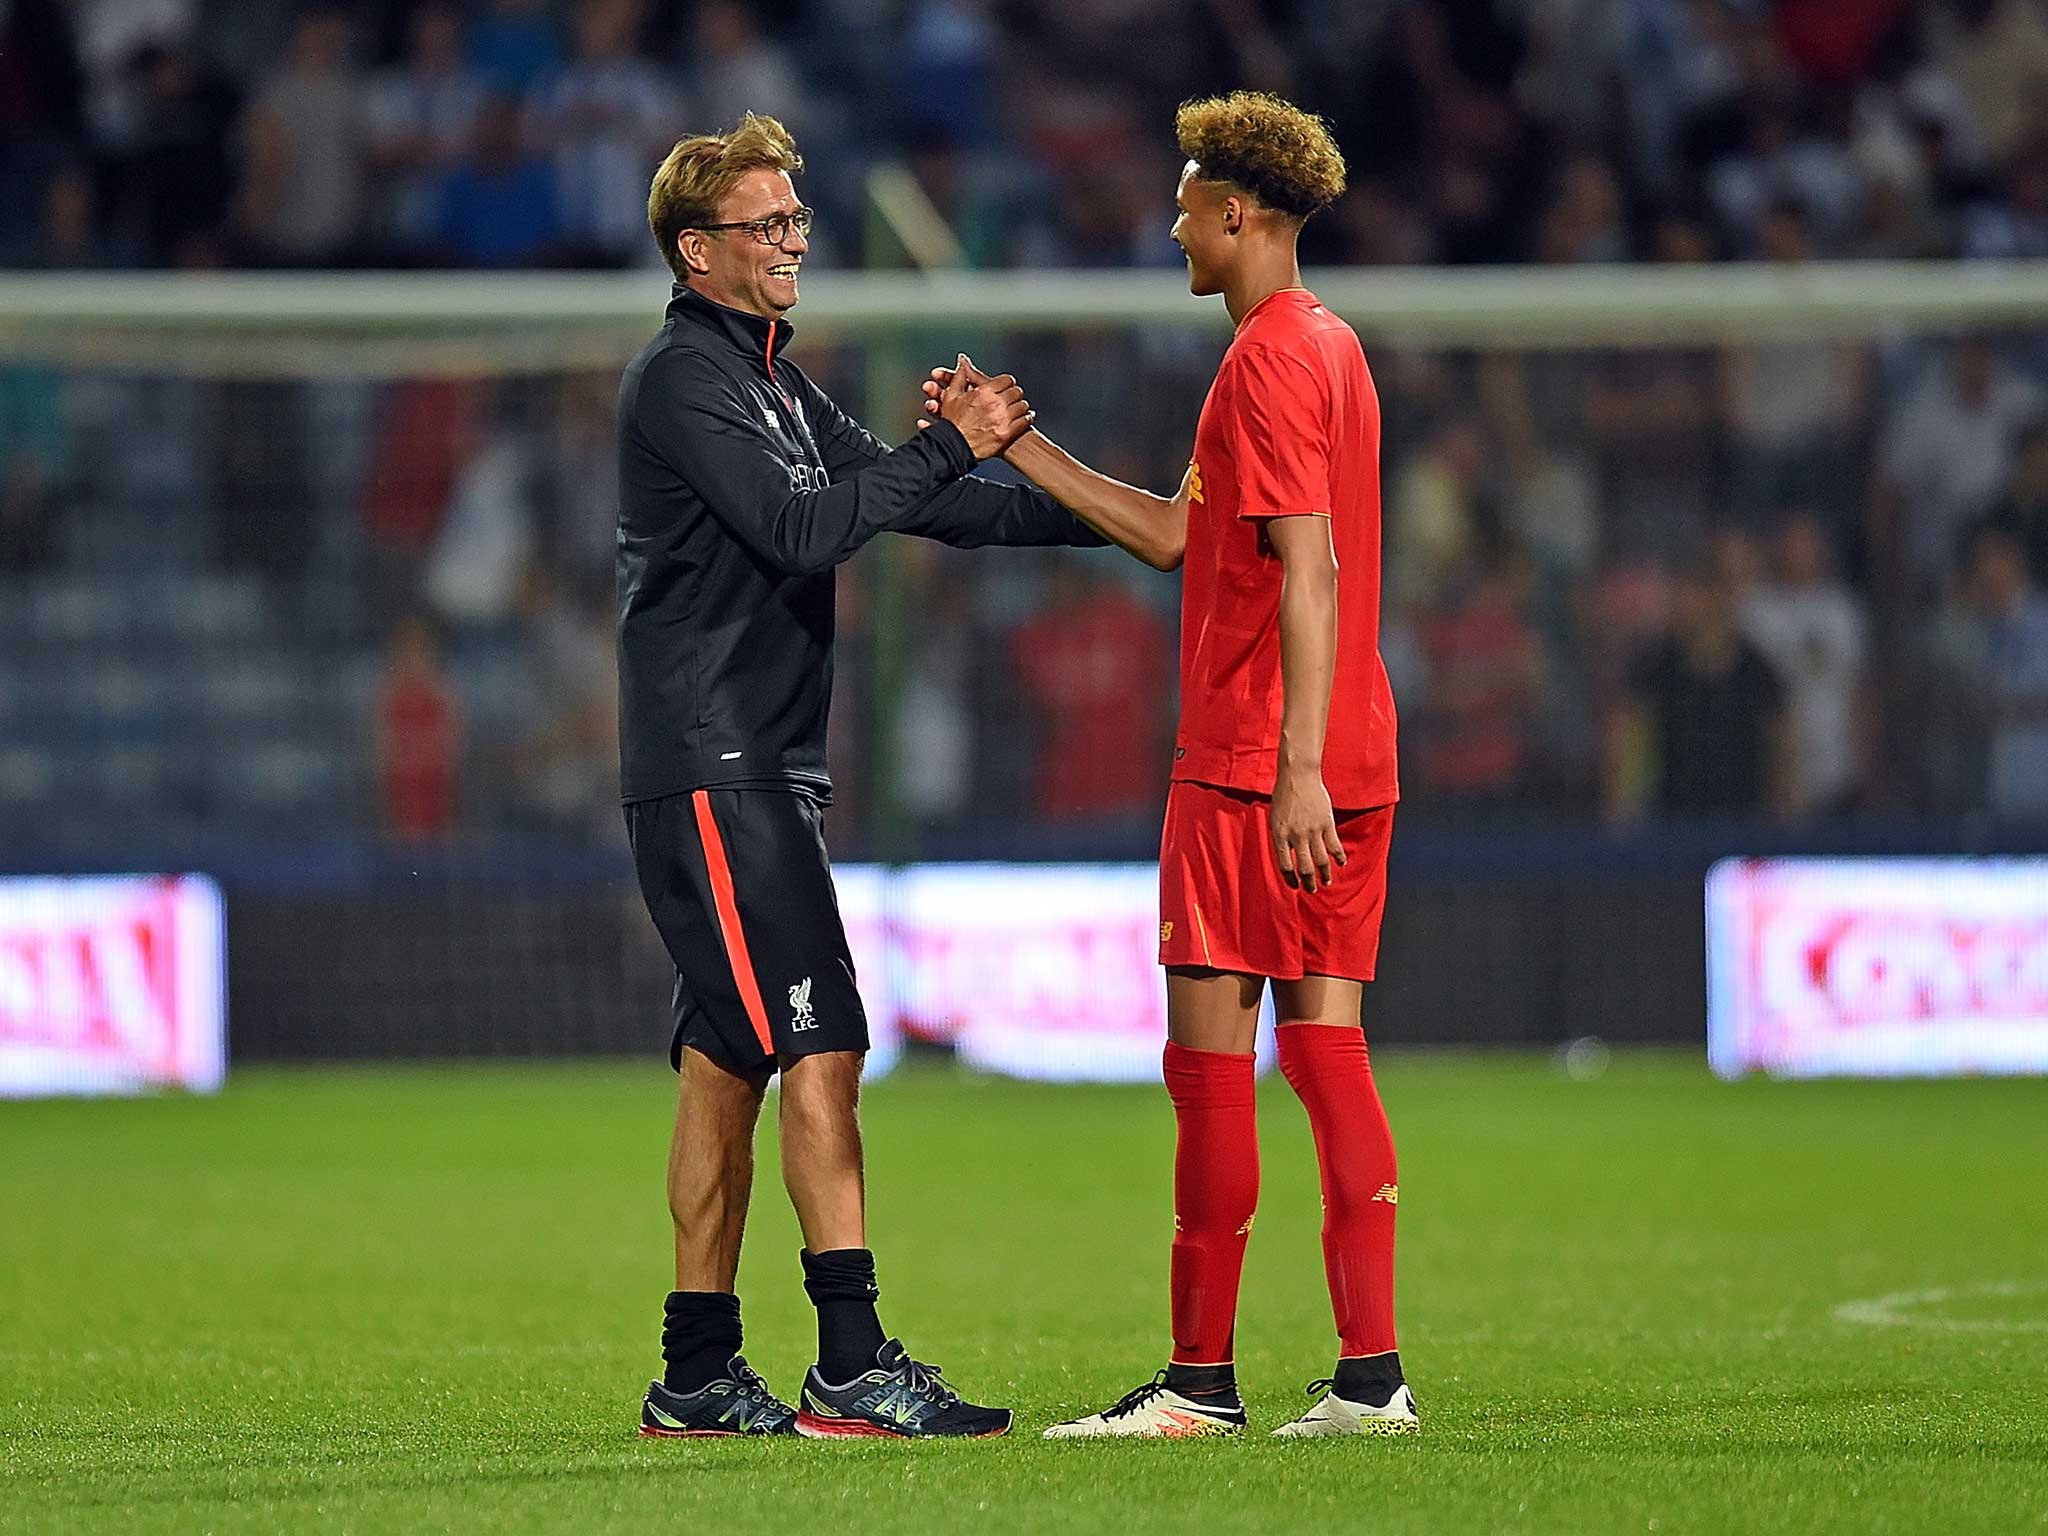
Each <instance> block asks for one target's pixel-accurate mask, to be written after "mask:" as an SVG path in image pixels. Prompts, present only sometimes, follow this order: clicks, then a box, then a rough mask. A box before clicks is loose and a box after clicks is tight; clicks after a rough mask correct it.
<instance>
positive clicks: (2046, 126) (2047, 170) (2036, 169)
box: [1963, 79, 2048, 261]
mask: <svg viewBox="0 0 2048 1536" xmlns="http://www.w3.org/2000/svg"><path fill="white" fill-rule="evenodd" d="M2039 101H2040V105H2041V109H2042V112H2043V114H2044V115H2042V116H2040V117H2037V118H2036V119H2035V123H2036V127H2035V137H2034V138H2033V139H2032V140H2031V141H2029V142H2028V143H2025V144H2023V145H2021V146H2019V147H2018V148H2017V149H2016V150H2015V151H2014V152H2013V156H2012V160H2011V162H2010V164H2009V165H2008V166H2007V167H2006V172H2005V178H2004V181H2003V183H2002V185H2001V187H2000V188H1999V189H1998V190H1999V191H2000V192H2002V194H2003V195H2002V197H1986V198H1984V199H1983V200H1981V201H1980V202H1978V203H1976V204H1974V205H1972V207H1971V208H1970V210H1969V212H1968V213H1967V214H1966V215H1965V216H1964V220H1963V255H1965V256H1968V257H1973V258H1982V259H1985V260H1996V261H2039V260H2040V259H2042V258H2043V257H2048V79H2044V80H2043V83H2042V88H2041V93H2040V97H2039Z"/></svg>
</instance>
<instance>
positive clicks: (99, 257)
mask: <svg viewBox="0 0 2048 1536" xmlns="http://www.w3.org/2000/svg"><path fill="white" fill-rule="evenodd" d="M28 264H29V265H30V266H32V267H45V268H48V269H50V270H52V271H56V270H65V269H69V270H77V269H80V268H87V267H104V266H111V265H112V264H113V252H112V251H110V250H109V249H108V246H107V242H106V241H105V240H104V239H103V238H102V236H101V232H100V222H99V202H98V199H97V198H96V197H95V196H94V195H93V185H92V178H91V177H90V176H88V175H87V174H86V171H85V167H83V166H81V165H62V166H59V167H58V169H57V170H56V171H55V172H54V173H53V174H52V175H51V176H50V178H49V180H48V181H47V182H46V183H44V186H43V196H42V225H41V227H40V228H39V229H38V230H37V231H36V239H35V243H34V246H33V248H32V253H31V255H30V258H29V263H28Z"/></svg>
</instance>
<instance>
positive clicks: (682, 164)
mask: <svg viewBox="0 0 2048 1536" xmlns="http://www.w3.org/2000/svg"><path fill="white" fill-rule="evenodd" d="M803 168H804V157H803V156H802V155H800V154H798V153H797V152H796V140H795V139H793V138H791V137H790V134H789V130H788V129H787V128H785V127H783V126H782V124H780V123H778V122H777V121H776V120H775V119H774V118H772V117H760V116H757V115H755V114H754V113H752V112H749V113H747V114H746V115H745V116H744V117H742V118H741V119H740V120H739V125H738V126H737V127H736V128H734V129H733V130H732V132H730V133H700V134H695V135H693V136H692V137H690V138H687V139H678V140H676V146H675V148H674V149H671V150H670V151H669V152H668V157H667V158H666V159H665V160H663V161H662V162H661V169H660V170H658V171H656V172H655V173H654V184H653V185H652V186H651V187H650V188H648V192H647V227H648V228H649V229H651V230H653V231H654V243H655V244H656V245H659V246H660V247H661V254H662V257H663V259H664V260H666V261H667V262H668V265H669V270H670V271H672V272H674V273H675V275H676V281H677V282H685V281H687V280H688V278H689V273H688V271H687V270H686V269H685V268H684V266H683V258H682V255H681V254H680V253H679V252H678V251H677V250H676V236H678V235H680V234H681V233H682V232H683V231H684V230H686V229H696V228H698V227H700V226H702V225H705V224H712V223H716V222H717V220H718V205H719V204H720V203H722V202H724V201H725V194H726V193H728V192H730V191H731V190H732V189H733V186H734V184H735V183H736V182H738V180H739V179H740V178H741V177H742V176H744V175H746V174H747V172H749V171H764V170H765V171H788V172H790V173H792V174H794V173H795V172H797V171H800V170H802V169H803Z"/></svg>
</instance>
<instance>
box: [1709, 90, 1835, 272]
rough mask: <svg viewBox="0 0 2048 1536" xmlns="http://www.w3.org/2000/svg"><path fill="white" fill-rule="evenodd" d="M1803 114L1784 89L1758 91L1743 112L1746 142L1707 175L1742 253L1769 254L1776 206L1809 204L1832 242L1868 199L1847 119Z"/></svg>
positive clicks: (1725, 232) (1728, 234)
mask: <svg viewBox="0 0 2048 1536" xmlns="http://www.w3.org/2000/svg"><path fill="white" fill-rule="evenodd" d="M1837 110H1838V111H1839V109H1837ZM1800 116H1801V106H1800V103H1799V101H1798V100H1797V98H1795V97H1793V96H1792V95H1790V94H1789V93H1788V92H1787V91H1786V90H1785V89H1783V88H1782V87H1779V86H1775V85H1773V86H1770V87H1766V88H1763V89H1760V90H1758V91H1757V92H1755V93H1754V94H1753V95H1752V96H1751V98H1750V100H1749V101H1748V103H1747V104H1746V107H1745V110H1744V129H1743V135H1744V140H1743V144H1742V147H1741V148H1740V149H1739V150H1738V151H1737V152H1735V153H1734V154H1731V155H1728V156H1726V157H1724V158H1723V159H1721V160H1719V161H1718V162H1716V164H1715V165H1714V167H1713V169H1712V171H1711V172H1709V174H1708V176H1707V185H1706V191H1707V199H1708V203H1709V205H1710V206H1711V207H1712V209H1713V211H1714V219H1715V224H1716V227H1717V229H1718V231H1719V234H1720V237H1721V240H1722V243H1723V244H1724V245H1726V246H1727V247H1728V248H1729V249H1730V250H1733V251H1735V252H1737V253H1739V254H1740V255H1743V256H1757V255H1760V254H1762V236H1763V224H1764V218H1765V215H1766V214H1767V213H1768V212H1769V211H1770V210H1771V209H1772V208H1773V207H1775V206H1780V205H1783V204H1786V203H1790V204H1792V205H1794V206H1796V207H1798V208H1800V209H1802V210H1803V211H1804V213H1805V215H1806V217H1807V218H1808V219H1809V220H1810V221H1811V223H1812V225H1813V227H1814V229H1815V231H1816V232H1817V234H1818V236H1819V238H1820V240H1821V242H1822V243H1824V244H1832V243H1833V242H1834V241H1835V240H1836V239H1837V238H1839V237H1840V236H1841V234H1842V233H1843V232H1844V231H1845V230H1846V229H1847V227H1848V224H1849V220H1850V217H1851V215H1852V214H1853V213H1854V212H1855V210H1856V209H1857V207H1858V206H1859V204H1860V203H1861V200H1862V187H1861V184H1860V183H1859V181H1858V180H1857V176H1856V168H1855V165H1854V163H1853V162H1852V161H1851V160H1850V158H1849V153H1848V145H1847V132H1846V125H1839V126H1836V127H1834V128H1833V131H1822V130H1821V129H1820V128H1818V127H1816V126H1813V125H1809V124H1802V123H1801V122H1800Z"/></svg>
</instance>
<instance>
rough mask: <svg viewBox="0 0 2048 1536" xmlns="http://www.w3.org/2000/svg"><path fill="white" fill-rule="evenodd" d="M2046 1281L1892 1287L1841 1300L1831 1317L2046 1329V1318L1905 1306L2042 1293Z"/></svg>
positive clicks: (1959, 1328) (1988, 1329)
mask: <svg viewBox="0 0 2048 1536" xmlns="http://www.w3.org/2000/svg"><path fill="white" fill-rule="evenodd" d="M2044 1295H2048V1282H2044V1281H2039V1280H2000V1281H1993V1282H1990V1283H1987V1284H1983V1285H1944V1286H1937V1287H1936V1288H1935V1289H1933V1290H1930V1291H1893V1292H1892V1293H1891V1294H1890V1295H1889V1296H1874V1297H1872V1298H1871V1299H1870V1300H1868V1301H1845V1302H1843V1303H1842V1304H1841V1305H1840V1306H1839V1307H1836V1308H1835V1319H1836V1321H1838V1322H1844V1323H1861V1324H1863V1325H1865V1326H1867V1327H1871V1328H1921V1329H1933V1330H1938V1331H1940V1332H1944V1333H2048V1319H2041V1320H2028V1321H2017V1320H2008V1319H2005V1318H1997V1317H1976V1318H1972V1317H1928V1316H1925V1315H1924V1314H1922V1313H1920V1312H1917V1311H1914V1312H1909V1311H1908V1310H1907V1309H1908V1308H1918V1307H1938V1306H1941V1305H1943V1304H1944V1303H1947V1302H1951V1301H1965V1300H1969V1299H1971V1298H1973V1297H1978V1296H2044Z"/></svg>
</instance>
